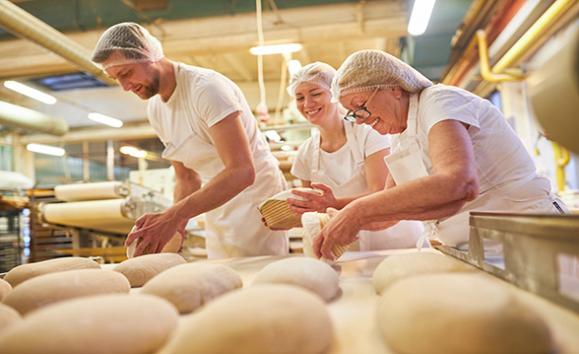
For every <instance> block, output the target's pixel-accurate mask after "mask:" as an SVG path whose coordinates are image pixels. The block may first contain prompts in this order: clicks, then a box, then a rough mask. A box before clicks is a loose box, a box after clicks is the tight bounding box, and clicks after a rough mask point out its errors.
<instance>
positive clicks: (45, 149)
mask: <svg viewBox="0 0 579 354" xmlns="http://www.w3.org/2000/svg"><path fill="white" fill-rule="evenodd" d="M26 150H28V151H32V152H36V153H38V154H44V155H51V156H63V155H64V153H65V150H64V149H63V148H59V147H56V146H51V145H42V144H28V145H26Z"/></svg>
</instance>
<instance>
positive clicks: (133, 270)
mask: <svg viewBox="0 0 579 354" xmlns="http://www.w3.org/2000/svg"><path fill="white" fill-rule="evenodd" d="M184 263H187V261H186V260H185V258H183V257H181V256H180V255H178V254H176V253H157V254H146V255H144V256H139V257H135V258H131V259H127V260H126V261H123V262H121V263H120V264H119V265H118V266H116V267H115V268H114V271H116V272H119V273H122V274H123V275H124V276H125V277H127V279H129V283H131V286H132V287H138V286H143V284H145V283H146V282H148V281H149V280H150V279H151V278H153V277H154V276H155V275H157V274H159V273H161V272H162V271H164V270H166V269H169V268H171V267H174V266H176V265H179V264H184Z"/></svg>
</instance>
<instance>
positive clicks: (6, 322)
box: [0, 304, 22, 333]
mask: <svg viewBox="0 0 579 354" xmlns="http://www.w3.org/2000/svg"><path fill="white" fill-rule="evenodd" d="M21 319H22V318H21V317H20V314H19V313H18V312H16V310H14V309H13V308H12V307H9V306H6V305H3V304H0V333H1V332H2V331H3V330H4V329H6V328H8V326H10V325H12V324H15V323H17V322H18V321H20V320H21Z"/></svg>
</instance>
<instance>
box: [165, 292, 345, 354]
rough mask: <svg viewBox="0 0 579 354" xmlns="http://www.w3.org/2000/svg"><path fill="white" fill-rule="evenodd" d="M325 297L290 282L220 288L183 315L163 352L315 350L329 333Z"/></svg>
mask: <svg viewBox="0 0 579 354" xmlns="http://www.w3.org/2000/svg"><path fill="white" fill-rule="evenodd" d="M332 333H333V329H332V322H331V319H330V314H329V312H328V310H327V309H326V306H325V304H324V302H323V301H322V300H321V299H320V298H319V297H317V296H315V295H313V294H311V293H310V292H309V291H305V290H303V289H300V288H297V287H294V286H289V285H265V284H264V285H260V286H253V287H250V288H247V289H240V290H236V291H232V292H230V293H228V294H225V295H223V296H221V297H219V298H217V299H215V300H214V301H212V302H210V303H209V304H208V305H207V306H205V307H203V308H202V309H201V310H200V311H198V312H196V313H195V314H193V315H190V316H188V318H187V319H186V320H184V321H183V322H182V323H181V325H180V327H179V329H178V331H177V332H176V333H175V335H174V336H173V337H172V339H171V341H170V342H169V344H168V345H167V347H165V348H164V350H162V351H161V352H160V353H164V354H177V353H178V354H185V353H203V354H215V353H221V354H230V353H238V354H243V353H247V354H254V353H260V354H270V353H271V354H283V353H288V354H289V353H292V354H293V353H300V354H320V353H323V352H325V351H326V350H327V349H328V348H329V346H330V343H331V341H332V337H333V334H332Z"/></svg>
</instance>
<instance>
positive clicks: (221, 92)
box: [148, 64, 288, 258]
mask: <svg viewBox="0 0 579 354" xmlns="http://www.w3.org/2000/svg"><path fill="white" fill-rule="evenodd" d="M175 76H176V80H177V87H176V88H175V91H174V92H173V94H172V95H171V97H170V98H169V100H168V101H167V102H163V101H162V100H161V97H160V96H159V95H157V96H155V97H153V98H151V99H150V100H149V106H148V113H149V114H148V116H149V121H150V122H151V125H152V126H153V128H154V129H155V131H156V132H157V134H158V135H159V138H160V139H161V141H162V142H163V144H164V145H165V147H166V149H165V151H164V152H163V157H164V158H166V159H169V160H174V161H179V162H181V163H183V164H184V165H185V167H188V168H191V169H193V170H194V171H196V172H197V173H198V174H199V175H200V176H201V180H202V182H203V184H205V183H207V182H208V181H209V180H211V179H212V178H213V177H215V176H216V175H217V174H218V173H220V172H221V171H222V170H223V169H224V165H223V162H222V161H221V159H220V158H219V155H218V153H217V150H216V148H215V146H214V144H213V141H212V140H211V137H210V135H209V128H210V127H212V126H213V125H215V124H216V123H218V122H219V121H221V120H222V119H224V118H225V117H227V116H228V115H230V114H231V113H233V112H236V111H239V112H241V114H240V119H241V122H242V124H243V128H244V129H245V132H246V133H247V137H248V141H249V145H250V148H251V153H252V154H253V160H254V164H255V170H256V178H255V182H254V183H253V185H251V186H249V187H248V188H246V189H245V190H243V191H242V192H241V193H239V194H238V195H237V196H235V197H234V198H233V199H231V200H229V201H228V202H227V203H225V204H224V205H222V206H220V207H218V208H216V209H214V210H211V211H209V212H207V213H206V214H205V219H206V231H207V239H206V245H207V252H208V256H209V258H221V257H236V256H255V255H266V254H276V255H283V254H287V252H288V240H287V236H286V235H285V232H280V231H271V230H269V229H267V228H266V227H265V226H264V225H263V224H262V223H261V222H260V218H261V216H260V215H259V212H258V210H257V206H258V204H259V203H260V202H261V201H263V200H264V199H266V198H267V197H269V196H271V195H273V194H276V193H278V192H280V191H282V190H284V189H285V187H286V184H285V180H284V178H283V175H282V174H281V171H280V170H279V169H278V162H277V160H276V159H275V158H274V157H273V155H272V154H271V152H270V150H269V147H268V145H267V143H266V142H265V140H264V139H263V137H262V136H261V133H260V132H259V130H258V129H257V125H256V122H255V118H254V117H253V115H252V113H251V109H250V108H249V105H248V104H247V102H246V101H245V98H244V96H243V94H242V92H241V90H240V89H239V88H238V87H237V86H236V85H235V84H234V83H233V82H232V81H231V80H229V79H228V78H226V77H225V76H223V75H221V74H219V73H217V72H215V71H212V70H208V69H203V68H198V67H193V66H188V65H184V64H176V65H175Z"/></svg>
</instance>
